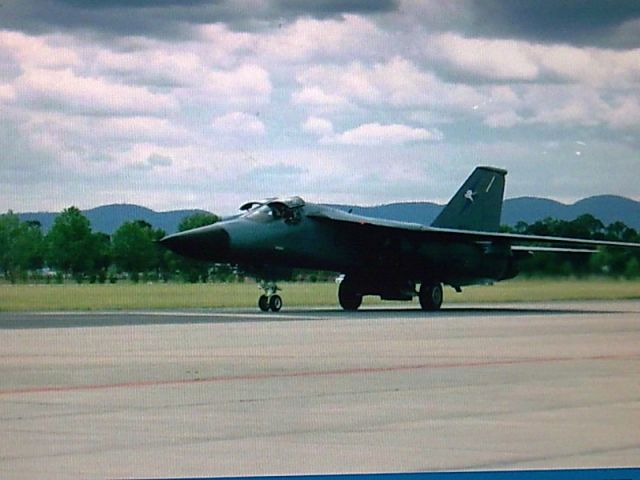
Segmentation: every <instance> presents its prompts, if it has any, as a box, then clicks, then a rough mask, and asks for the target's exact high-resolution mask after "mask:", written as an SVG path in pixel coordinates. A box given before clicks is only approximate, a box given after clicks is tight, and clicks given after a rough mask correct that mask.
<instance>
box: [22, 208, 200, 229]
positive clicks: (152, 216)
mask: <svg viewBox="0 0 640 480" xmlns="http://www.w3.org/2000/svg"><path fill="white" fill-rule="evenodd" d="M203 211H204V210H173V211H169V212H156V211H154V210H151V209H149V208H146V207H141V206H139V205H129V204H116V205H103V206H101V207H96V208H92V209H89V210H83V212H82V213H84V215H86V217H87V218H88V219H89V221H90V222H91V227H92V228H93V230H95V231H98V232H104V233H108V234H109V235H110V234H112V233H113V232H115V231H116V230H117V229H118V227H119V226H120V225H122V224H123V223H124V222H126V221H129V220H144V221H145V222H148V223H150V224H151V225H153V226H154V228H161V229H162V230H164V231H165V232H167V233H174V232H177V231H178V225H179V224H180V221H181V220H182V219H183V218H184V217H186V216H188V215H192V214H194V213H198V212H203ZM57 215H58V213H53V212H34V213H31V212H30V213H19V214H18V216H19V217H20V219H21V220H24V221H27V220H35V221H38V222H40V224H41V225H42V228H43V230H44V231H48V230H49V228H51V225H53V221H54V220H55V218H56V216H57Z"/></svg>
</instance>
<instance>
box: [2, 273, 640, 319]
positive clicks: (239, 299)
mask: <svg viewBox="0 0 640 480" xmlns="http://www.w3.org/2000/svg"><path fill="white" fill-rule="evenodd" d="M280 286H281V287H282V288H283V292H281V294H282V297H283V299H284V304H285V307H287V306H335V305H337V300H336V290H337V285H336V284H335V283H333V282H330V283H305V284H302V283H291V284H281V285H280ZM260 292H261V291H260V289H259V288H258V286H257V285H256V284H254V283H249V282H247V283H233V284H177V283H169V284H162V283H158V284H125V283H120V284H115V285H89V284H83V285H76V284H67V285H8V284H0V311H70V310H129V309H131V310H137V309H174V308H220V307H254V306H255V305H256V302H257V299H258V296H259V295H260ZM589 299H591V300H619V299H640V281H627V280H611V279H589V280H573V279H567V280H555V279H554V280H528V279H523V280H512V281H508V282H503V283H499V284H496V285H494V286H474V287H468V288H465V289H464V291H463V292H462V293H461V294H458V293H455V292H454V291H453V290H452V289H450V288H447V289H445V304H452V303H497V302H525V301H553V300H589ZM378 303H380V301H379V300H378V299H377V298H374V297H367V298H366V299H365V305H367V304H369V305H372V304H378ZM385 303H388V302H385Z"/></svg>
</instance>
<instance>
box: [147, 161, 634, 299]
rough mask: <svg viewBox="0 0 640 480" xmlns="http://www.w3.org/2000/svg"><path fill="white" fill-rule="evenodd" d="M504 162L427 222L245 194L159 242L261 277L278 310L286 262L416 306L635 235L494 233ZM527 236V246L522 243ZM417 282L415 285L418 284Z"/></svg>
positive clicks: (481, 171) (355, 291)
mask: <svg viewBox="0 0 640 480" xmlns="http://www.w3.org/2000/svg"><path fill="white" fill-rule="evenodd" d="M506 173H507V172H506V171H505V170H502V169H499V168H495V167H484V166H483V167H477V168H476V169H475V170H474V171H473V173H472V174H471V175H470V176H469V178H468V179H467V180H466V181H465V182H464V184H463V185H462V187H461V188H460V189H459V190H458V192H457V193H456V194H455V195H454V196H453V197H452V198H451V200H450V201H449V203H448V204H447V205H446V206H445V207H444V209H443V210H442V211H441V213H440V214H439V215H438V217H437V218H436V219H435V220H434V222H433V223H432V224H431V226H426V225H420V224H416V223H408V222H398V221H392V220H383V219H378V218H369V217H364V216H360V215H354V214H351V213H348V212H344V211H341V210H338V209H335V208H331V207H328V206H325V205H321V204H312V203H306V202H305V201H304V200H303V199H302V198H300V197H290V198H270V199H266V200H262V201H253V202H248V203H245V204H244V205H242V206H241V207H240V210H241V213H240V214H239V215H236V216H234V217H231V218H229V219H226V220H224V221H221V222H218V223H215V224H213V225H209V226H205V227H200V228H196V229H193V230H188V231H185V232H180V233H176V234H173V235H168V236H166V237H164V238H163V239H161V240H160V243H161V244H162V245H164V246H166V247H167V248H169V249H171V250H173V251H174V252H176V253H178V254H181V255H184V256H187V257H191V258H195V259H200V260H206V261H211V262H219V263H229V264H234V265H236V266H238V268H239V269H240V270H241V271H243V272H245V273H247V274H250V275H252V276H254V277H256V278H257V279H259V280H260V281H261V286H262V288H263V289H264V294H263V295H261V296H260V298H259V300H258V306H259V308H260V309H261V310H263V311H268V310H271V311H279V310H280V308H281V307H282V298H281V297H280V295H278V294H277V293H276V292H277V291H278V290H279V289H278V287H277V285H276V281H277V280H282V279H286V278H287V277H288V275H290V274H291V272H292V270H293V269H294V268H295V269H313V270H327V271H333V272H339V273H341V274H343V276H342V277H341V278H342V281H341V282H340V283H339V287H338V301H339V303H340V305H341V306H342V308H344V309H345V310H357V309H358V308H359V307H360V305H361V303H362V297H363V296H365V295H377V296H379V297H381V298H382V299H383V300H411V299H413V298H414V297H415V296H417V297H418V299H419V303H420V306H421V307H422V309H423V310H437V309H439V308H440V306H441V305H442V300H443V293H442V285H443V284H446V285H450V286H451V287H453V288H454V289H455V290H456V291H458V292H460V291H461V288H462V287H463V286H467V285H474V284H490V283H493V282H495V281H500V280H506V279H509V278H513V277H515V276H516V275H517V273H518V268H517V264H518V261H519V260H520V259H522V258H524V257H526V256H528V255H531V254H533V253H535V252H540V251H544V252H572V253H592V252H594V251H596V250H595V247H597V246H616V247H637V248H640V244H635V243H625V242H610V241H599V240H586V239H575V238H560V237H543V236H531V235H520V234H511V233H499V232H498V228H499V225H500V215H501V211H502V201H503V195H504V186H505V175H506ZM532 244H533V245H532ZM418 286H419V287H418Z"/></svg>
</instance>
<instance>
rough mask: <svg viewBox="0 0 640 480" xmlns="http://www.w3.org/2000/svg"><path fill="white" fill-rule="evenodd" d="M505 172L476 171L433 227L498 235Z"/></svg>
mask: <svg viewBox="0 0 640 480" xmlns="http://www.w3.org/2000/svg"><path fill="white" fill-rule="evenodd" d="M506 174H507V171H506V170H502V169H500V168H494V167H476V169H475V170H474V171H473V173H472V174H471V176H470V177H469V178H467V181H466V182H464V184H463V185H462V187H460V190H458V192H457V193H456V194H455V195H454V196H453V197H452V198H451V200H450V201H449V203H448V204H447V205H446V206H445V207H444V209H443V210H442V212H440V215H438V217H437V218H436V219H435V220H434V221H433V223H432V224H431V226H433V227H439V228H455V229H459V230H479V231H484V232H497V231H498V227H500V215H501V214H502V197H503V195H504V177H505V175H506Z"/></svg>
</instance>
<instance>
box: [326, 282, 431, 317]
mask: <svg viewBox="0 0 640 480" xmlns="http://www.w3.org/2000/svg"><path fill="white" fill-rule="evenodd" d="M364 295H378V296H380V298H382V299H383V300H407V301H408V300H411V299H412V298H414V297H415V296H417V297H418V300H419V301H420V307H421V308H422V310H425V311H433V310H439V309H440V307H441V306H442V300H443V294H442V284H441V283H439V282H434V281H424V282H422V283H421V284H420V289H419V290H418V291H417V292H416V290H415V284H414V283H413V282H396V283H392V282H387V283H383V282H381V281H378V282H376V281H374V282H371V281H369V280H367V279H363V278H358V277H356V278H353V277H349V276H345V277H344V278H343V279H342V281H341V282H340V286H339V287H338V301H339V302H340V306H341V307H342V308H343V309H344V310H347V311H355V310H357V309H358V308H359V307H360V305H361V304H362V297H363V296H364Z"/></svg>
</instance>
